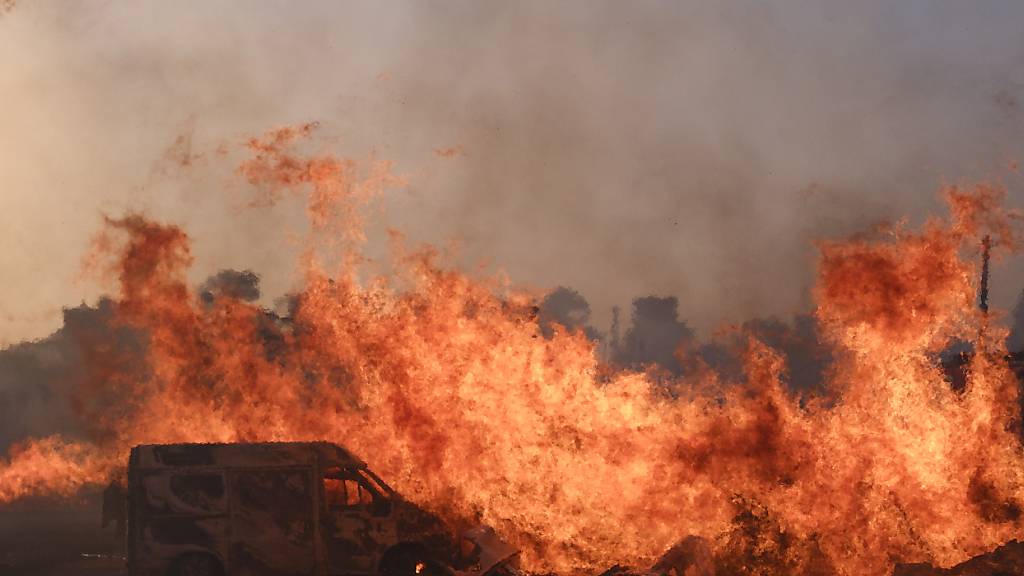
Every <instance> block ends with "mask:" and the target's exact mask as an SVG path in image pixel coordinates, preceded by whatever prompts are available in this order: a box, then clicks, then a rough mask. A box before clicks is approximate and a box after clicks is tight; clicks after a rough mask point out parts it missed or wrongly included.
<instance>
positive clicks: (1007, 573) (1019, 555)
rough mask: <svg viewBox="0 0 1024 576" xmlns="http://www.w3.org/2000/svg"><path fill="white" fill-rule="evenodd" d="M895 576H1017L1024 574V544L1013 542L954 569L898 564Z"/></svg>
mask: <svg viewBox="0 0 1024 576" xmlns="http://www.w3.org/2000/svg"><path fill="white" fill-rule="evenodd" d="M892 574H893V576H1015V575H1018V574H1024V542H1018V541H1017V540H1011V541H1010V542H1007V543H1006V544H1003V545H1002V546H1000V547H998V548H996V549H995V550H993V551H992V552H989V553H988V554H982V555H980V556H975V557H974V558H971V559H970V560H967V561H966V562H963V563H960V564H957V565H956V566H953V567H952V568H945V569H943V568H935V567H933V566H932V565H931V564H926V563H916V564H898V565H897V566H896V568H895V569H894V570H893V573H892Z"/></svg>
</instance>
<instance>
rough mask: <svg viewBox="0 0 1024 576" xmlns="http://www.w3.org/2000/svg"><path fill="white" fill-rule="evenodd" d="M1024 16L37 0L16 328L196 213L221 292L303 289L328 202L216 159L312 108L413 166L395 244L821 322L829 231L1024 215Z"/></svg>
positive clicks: (741, 6) (3, 150)
mask: <svg viewBox="0 0 1024 576" xmlns="http://www.w3.org/2000/svg"><path fill="white" fill-rule="evenodd" d="M1022 19H1024V4H1021V3H1019V2H1015V1H1010V0H1006V1H991V2H985V3H982V4H975V3H971V4H965V3H960V2H953V1H942V2H935V1H924V0H914V1H906V2H900V3H889V2H881V1H874V0H872V1H868V2H857V3H850V2H840V1H833V2H802V1H801V2H797V1H785V2H783V1H774V2H755V1H752V0H751V1H739V0H736V1H727V2H714V3H707V2H630V3H622V2H594V1H582V0H580V1H571V2H561V3H557V4H556V3H549V2H539V1H538V2H517V3H497V2H474V1H446V2H430V3H419V2H303V3H286V2H269V1H261V2H175V3H169V2H156V1H143V2H129V1H121V0H114V1H109V2H103V3H85V4H83V3H74V2H64V1H50V2H21V3H18V4H17V5H16V6H14V7H13V8H12V9H10V10H6V11H3V10H0V72H2V73H0V94H2V95H3V100H2V103H0V246H2V247H3V249H2V250H0V271H2V274H3V278H4V282H2V283H0V344H2V345H9V344H12V343H15V342H18V341H22V340H25V339H36V338H41V337H43V336H46V335H47V334H50V333H51V332H53V331H54V330H55V329H56V328H57V327H59V326H60V324H61V308H62V307H68V306H76V305H78V304H79V303H80V302H82V301H86V302H95V300H96V298H97V297H98V296H99V295H100V293H101V292H102V291H103V289H104V286H102V283H96V282H93V281H76V277H77V274H78V271H79V269H80V260H81V257H82V255H83V253H84V252H85V251H86V250H87V248H88V244H89V240H90V238H91V236H92V235H93V234H94V233H95V231H96V230H97V229H98V228H99V226H100V222H101V215H102V214H110V215H115V216H116V215H120V214H121V213H123V212H125V211H126V210H137V211H144V212H145V213H146V214H147V215H149V216H150V217H153V218H156V219H158V220H163V221H168V222H175V223H179V224H181V225H182V226H183V228H184V229H185V230H186V231H187V232H188V233H189V234H190V235H191V236H192V237H193V238H194V246H193V247H194V250H195V255H196V260H197V261H196V266H195V267H194V270H193V272H194V274H195V278H194V279H195V281H196V283H199V282H201V281H202V280H203V279H205V278H207V277H208V276H211V275H212V274H214V273H215V272H216V271H218V270H220V269H224V268H234V269H240V270H241V269H252V270H254V271H255V272H257V273H258V274H260V276H261V278H262V282H261V288H262V292H263V299H264V300H265V301H266V302H268V303H269V302H272V301H273V300H274V299H275V298H277V297H279V296H281V295H282V294H284V293H286V292H287V291H288V289H289V288H290V287H291V286H292V285H293V282H294V277H293V272H294V257H295V253H296V251H297V247H296V246H295V245H294V244H292V243H290V242H289V241H288V240H287V238H288V236H289V233H290V232H294V231H299V230H300V229H301V226H303V224H302V222H303V217H302V213H301V207H300V206H299V205H298V204H297V203H288V202H285V203H282V204H281V205H279V206H277V207H275V208H273V209H268V208H264V209H249V208H246V207H245V205H244V200H242V198H244V196H243V195H240V194H232V193H231V190H230V189H231V187H232V186H240V184H239V183H238V181H237V179H235V178H233V177H232V174H231V168H232V160H231V154H230V153H229V154H228V155H227V156H226V157H221V156H220V155H218V153H217V150H218V148H220V147H221V146H226V148H227V149H228V150H234V149H236V148H237V144H238V143H240V142H242V141H243V139H244V138H245V137H246V136H247V135H250V134H257V133H262V132H263V131H265V130H266V129H268V128H270V127H274V126H280V125H286V124H294V123H298V122H306V121H319V122H320V123H321V127H320V129H319V131H318V138H319V139H318V144H317V145H318V146H322V147H323V148H325V149H330V150H331V151H335V152H339V153H341V154H345V155H350V156H354V157H366V155H367V154H369V153H370V152H376V154H377V155H378V156H379V157H382V158H386V159H391V160H394V161H395V162H396V172H397V173H399V174H402V175H404V176H406V177H407V179H408V181H409V185H408V187H407V188H406V189H403V190H397V191H392V193H390V195H389V196H388V198H387V199H386V200H385V202H384V204H385V206H384V217H383V221H382V223H381V224H380V226H379V227H378V229H377V231H378V232H379V231H380V230H382V229H383V226H385V225H386V226H393V227H396V228H400V229H402V230H405V231H406V232H407V233H408V235H409V236H410V238H411V239H412V240H414V241H429V242H435V243H442V244H443V243H445V242H446V241H448V240H450V239H457V240H458V241H459V242H461V244H462V246H463V249H462V257H461V262H462V263H463V264H464V265H465V266H466V267H470V266H474V265H475V264H477V263H478V262H480V261H487V262H489V263H491V265H492V266H494V267H497V268H501V269H504V270H506V271H507V272H508V273H509V275H510V277H511V278H513V280H514V281H515V282H517V283H521V284H524V285H527V286H533V287H537V288H540V289H544V288H551V287H555V286H558V285H565V286H571V287H573V288H574V289H576V290H578V291H579V292H580V293H581V294H583V295H584V296H585V297H586V298H587V300H588V301H589V303H590V306H591V309H592V311H593V314H592V323H593V324H594V325H596V326H598V327H599V328H601V329H606V327H607V325H608V323H609V321H610V310H611V307H612V306H613V305H619V306H622V307H623V308H624V309H628V306H629V302H630V299H631V298H633V297H635V296H641V295H645V294H659V295H665V296H675V297H677V298H678V299H679V314H680V317H681V318H683V319H685V320H686V321H687V322H688V323H689V324H690V325H691V326H693V327H694V328H696V329H697V331H698V332H700V333H708V332H710V331H712V330H713V329H714V328H715V327H717V326H718V325H719V324H720V323H722V322H742V321H743V320H745V319H748V318H752V317H755V316H770V315H779V316H788V315H790V314H793V313H796V312H801V311H807V310H809V308H810V307H811V305H812V303H811V302H810V297H809V293H808V286H809V284H810V280H811V277H812V275H813V269H812V267H813V254H814V247H813V244H812V241H813V240H814V239H816V238H822V237H835V236H839V235H844V234H847V233H849V232H851V231H853V230H857V229H861V228H863V227H864V226H865V225H868V224H870V223H873V222H877V221H880V220H887V219H897V218H901V217H904V216H907V217H909V218H910V219H911V220H914V219H920V218H921V217H923V215H924V214H927V213H929V212H935V211H936V209H937V205H938V201H937V199H936V195H935V192H936V189H937V188H938V187H939V186H940V185H941V184H943V183H947V182H958V181H970V180H975V179H979V178H981V179H996V180H1002V181H1003V182H1004V183H1005V184H1006V185H1007V187H1008V189H1009V195H1010V204H1011V205H1013V206H1017V207H1020V206H1021V205H1024V198H1022V194H1021V178H1020V176H1018V175H1017V174H1016V173H1015V172H1014V171H1013V170H1010V169H1008V168H1007V167H1008V166H1009V165H1010V164H1011V162H1013V161H1015V160H1018V159H1024V155H1022V144H1024V142H1022V139H1021V134H1022V130H1021V129H1022V128H1024V116H1022V111H1021V102H1022V101H1024V36H1022V35H1020V33H1019V25H1020V22H1021V21H1022ZM445 149H452V151H453V152H454V153H453V154H450V157H446V155H444V154H437V153H435V151H436V150H442V151H443V150H445ZM225 188H227V189H228V190H227V192H225V191H223V189H225ZM378 236H383V235H382V234H378ZM375 242H376V240H375ZM376 249H378V250H379V248H376ZM1022 287H1024V265H1022V262H1021V261H1020V260H1013V261H1010V262H1004V263H1003V265H1002V266H1001V267H997V268H996V269H995V271H994V277H993V296H994V303H995V304H996V305H997V306H1000V307H1002V308H1009V307H1010V306H1012V304H1013V303H1014V301H1015V298H1016V296H1017V294H1018V293H1019V291H1020V289H1021V288H1022Z"/></svg>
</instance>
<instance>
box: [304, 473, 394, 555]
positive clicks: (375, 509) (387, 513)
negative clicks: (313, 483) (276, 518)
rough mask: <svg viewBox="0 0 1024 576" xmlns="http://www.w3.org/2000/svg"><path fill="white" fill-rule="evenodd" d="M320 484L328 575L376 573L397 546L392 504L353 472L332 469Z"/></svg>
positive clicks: (322, 528) (321, 516) (322, 532)
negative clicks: (382, 557) (383, 558)
mask: <svg viewBox="0 0 1024 576" xmlns="http://www.w3.org/2000/svg"><path fill="white" fill-rule="evenodd" d="M321 482H322V486H323V498H322V501H323V503H324V510H323V511H322V512H321V515H320V518H321V521H322V523H323V525H322V526H321V528H320V533H321V534H322V537H323V540H324V549H325V550H326V552H327V566H328V573H329V574H374V573H376V571H377V563H378V562H380V558H381V556H382V555H383V554H384V552H385V551H386V550H387V549H388V548H390V547H391V546H393V545H395V544H396V543H397V533H396V527H395V523H394V518H393V516H392V514H391V503H390V502H389V501H387V500H386V499H385V497H384V496H383V495H382V494H379V493H378V492H376V491H374V490H372V489H371V488H370V487H369V486H368V485H367V484H366V483H364V481H363V479H362V478H361V477H360V476H359V475H358V474H356V473H354V472H352V471H348V470H342V469H339V468H333V469H329V470H327V471H325V473H324V475H323V478H322V479H321Z"/></svg>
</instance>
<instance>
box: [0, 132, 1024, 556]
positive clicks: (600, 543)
mask: <svg viewBox="0 0 1024 576" xmlns="http://www.w3.org/2000/svg"><path fill="white" fill-rule="evenodd" d="M311 129H312V126H303V127H299V128H290V129H282V130H278V131H275V132H272V133H270V134H268V135H267V136H265V137H263V138H256V139H253V140H252V141H250V142H249V145H248V147H249V149H250V150H251V152H252V157H251V158H250V159H249V160H247V161H246V162H245V163H243V164H242V166H241V167H240V168H239V171H238V172H239V174H240V175H241V176H242V177H244V178H245V179H246V180H247V181H248V182H250V183H251V184H253V185H254V186H255V187H256V188H257V190H258V192H259V196H258V198H257V199H256V201H255V202H254V203H255V204H265V203H272V202H275V201H277V200H278V199H280V198H281V197H282V196H283V195H285V194H289V193H295V194H306V195H307V197H308V203H307V206H308V214H309V218H310V222H311V224H312V232H311V234H310V240H309V244H308V247H307V250H306V251H305V255H304V257H303V270H304V274H305V280H304V284H303V287H302V290H301V291H300V292H299V293H298V294H297V295H296V297H295V302H294V313H293V315H292V317H291V318H290V319H288V320H282V319H280V318H276V317H272V316H269V315H268V314H267V313H266V312H265V311H264V310H262V309H260V308H259V307H258V306H256V305H254V304H251V303H248V302H245V301H242V300H239V299H236V298H232V297H230V296H219V297H217V298H215V299H214V300H213V301H212V302H204V301H201V300H200V299H199V298H198V297H197V296H196V294H195V293H194V292H193V291H192V290H190V288H189V287H188V284H187V282H186V271H187V269H188V266H189V265H190V264H191V260H192V258H191V255H190V251H189V250H190V248H189V240H188V238H187V236H186V235H185V234H184V233H183V232H182V231H181V230H180V229H178V228H176V227H174V226H170V225H163V224H159V223H155V222H152V221H149V220H146V219H145V218H143V217H140V216H128V217H125V218H122V219H112V220H108V222H107V226H106V229H105V231H104V232H103V233H102V234H101V235H100V237H99V238H98V240H97V243H96V246H95V249H94V251H93V256H92V257H91V258H90V259H89V260H88V263H89V266H90V267H91V268H92V269H93V270H96V271H98V272H99V273H101V274H103V275H107V276H112V277H116V278H117V279H118V282H119V287H118V296H117V300H116V313H117V318H118V320H119V321H120V322H122V323H123V324H124V325H125V326H129V327H132V328H133V329H137V330H139V331H140V333H142V334H145V350H144V355H145V359H146V366H145V369H143V370H139V369H135V368H129V367H128V366H127V365H125V364H124V363H122V362H119V361H118V359H117V358H107V359H102V360H104V361H102V362H101V361H98V362H97V363H96V365H95V367H94V368H95V373H94V374H91V375H90V379H89V382H88V384H87V385H86V386H85V387H84V388H83V389H82V390H80V391H79V399H80V405H81V406H80V407H81V410H82V413H83V417H84V418H87V419H89V420H90V421H91V422H92V423H93V429H94V432H95V433H94V437H93V438H92V439H91V440H89V441H71V440H66V439H60V438H46V439H36V440H26V442H25V443H23V444H22V445H21V446H20V447H19V448H17V449H16V450H14V451H13V452H12V453H11V454H10V456H9V459H8V461H7V462H5V463H3V464H2V465H0V501H10V500H13V499H17V498H21V497H24V496H26V495H30V494H42V493H45V494H58V495H69V494H72V493H74V491H75V490H76V489H78V488H79V487H81V486H83V485H86V484H93V483H100V482H103V481H104V480H105V479H106V478H107V477H108V476H109V474H111V473H113V472H116V470H117V468H118V467H119V466H123V462H124V457H125V455H126V453H127V450H128V449H129V447H131V446H132V445H135V444H138V443H165V442H181V441H250V440H314V439H326V440H332V441H337V442H339V443H341V444H344V445H346V446H348V447H350V448H351V449H353V450H354V451H355V452H356V453H358V454H360V455H361V456H363V457H364V458H365V459H367V461H368V462H369V464H370V465H371V467H373V468H374V469H375V470H377V471H378V472H379V473H380V474H382V475H383V476H384V477H386V478H387V479H388V481H389V482H390V483H392V484H393V485H394V486H395V487H396V488H397V489H399V491H401V492H403V493H404V494H406V495H408V496H409V497H410V498H412V499H414V500H416V501H418V502H420V503H422V504H423V505H425V506H428V507H430V508H432V509H434V510H437V511H439V512H440V513H442V514H444V515H447V516H448V517H449V518H451V519H453V520H455V521H459V522H477V521H479V522H483V523H487V524H490V525H492V526H494V527H495V528H496V529H497V530H498V532H499V533H501V534H502V535H503V536H504V537H505V538H506V539H508V540H510V541H511V542H513V543H515V544H516V545H518V546H519V547H521V548H522V549H523V564H524V567H525V568H528V569H530V570H538V571H559V572H585V571H591V570H597V569H604V568H607V567H608V566H611V565H613V564H623V565H635V566H648V565H650V564H651V563H652V562H653V561H654V560H655V559H656V558H657V557H659V556H660V555H661V554H662V553H664V552H665V551H666V550H668V549H669V548H670V547H672V546H673V545H674V544H676V543H677V542H679V541H680V540H682V539H683V538H685V537H687V536H699V537H702V538H704V539H706V540H707V541H708V542H709V543H710V544H711V546H712V548H713V550H714V552H715V553H716V554H717V555H719V556H721V557H722V558H726V559H727V560H723V562H726V563H727V564H728V562H735V563H737V565H741V564H742V565H752V564H756V565H770V566H772V567H774V568H773V569H774V570H776V571H777V572H775V573H787V574H790V573H807V574H810V573H831V572H837V573H840V574H851V575H864V574H886V573H888V572H889V571H890V570H891V567H892V565H893V564H894V563H895V562H899V561H904V562H907V561H932V562H934V563H936V564H941V565H952V564H955V563H957V562H959V561H962V560H964V559H966V558H968V557H970V556H972V555H975V554H978V553H981V552H985V551H987V550H990V549H992V548H994V547H996V546H997V545H999V544H1002V543H1004V542H1006V541H1008V540H1010V539H1013V538H1021V537H1024V524H1022V522H1024V520H1022V518H1021V506H1024V456H1022V453H1021V447H1020V444H1019V441H1018V439H1017V436H1016V435H1015V432H1014V427H1015V426H1016V423H1017V420H1018V419H1019V415H1018V414H1017V410H1016V406H1017V400H1016V394H1017V392H1016V391H1017V386H1016V381H1015V380H1014V376H1013V375H1012V374H1011V373H1010V371H1009V370H1008V369H1007V368H1006V367H1005V366H1004V365H1003V364H1002V363H1001V362H999V361H998V357H999V355H1000V354H1001V349H1000V344H999V342H1001V338H1000V336H1001V334H1000V333H999V330H998V329H997V328H996V327H994V326H986V321H985V319H984V317H982V316H981V315H980V314H979V313H976V312H974V311H973V310H974V306H973V295H974V293H975V289H976V287H975V285H974V284H973V280H972V279H973V278H974V277H975V265H974V264H973V263H972V262H973V259H972V257H971V256H972V254H971V253H970V250H971V249H972V247H974V246H977V245H978V243H979V242H980V237H981V236H982V235H985V234H987V235H991V237H992V239H993V240H992V241H993V249H994V250H996V251H1003V252H1007V251H1010V250H1016V249H1018V248H1019V247H1020V226H1019V222H1018V221H1017V220H1016V219H1015V218H1013V217H1011V216H1012V215H1008V214H1007V213H1006V212H1005V211H1003V210H1002V209H1001V199H1002V192H1001V191H1000V190H999V189H997V188H994V187H988V186H979V187H976V188H972V189H969V190H962V189H953V190H950V191H949V192H948V193H947V199H948V202H949V205H950V207H951V215H950V216H949V217H946V218H934V219H932V220H930V221H929V222H927V223H925V224H924V225H923V226H922V227H921V228H920V229H917V230H915V229H909V228H907V227H902V226H901V227H896V228H893V229H891V230H889V231H888V233H887V234H885V235H880V236H878V237H877V238H874V239H871V240H866V239H855V240H850V241H845V242H826V243H822V244H821V246H820V247H821V260H820V263H819V279H818V285H817V288H816V291H815V294H816V299H817V312H816V313H817V315H818V317H819V319H820V320H821V322H822V324H823V326H824V327H825V333H826V336H827V338H828V339H829V341H830V342H831V343H832V344H833V345H834V347H835V349H836V363H835V365H834V367H833V369H832V371H831V373H830V375H829V379H830V382H829V386H828V389H829V390H830V391H832V393H833V396H832V397H829V398H819V399H814V400H812V401H810V402H806V403H803V404H801V402H799V401H798V399H796V398H793V397H792V396H791V395H790V394H789V393H788V392H787V391H786V389H785V387H784V386H783V384H782V376H783V374H784V373H785V370H786V367H785V365H784V361H783V359H782V357H781V356H780V355H779V354H778V353H777V352H776V351H774V350H772V349H771V348H769V347H768V346H766V345H764V344H763V343H761V342H759V341H757V340H756V339H754V338H749V339H748V340H747V342H746V344H745V366H746V368H745V377H744V379H743V382H738V383H737V382H726V381H725V380H724V379H723V377H721V376H719V375H716V374H714V373H713V372H711V371H710V370H704V371H700V372H698V374H699V376H694V377H691V378H688V379H685V380H680V381H677V382H673V383H671V385H670V386H669V387H667V388H666V386H664V385H663V384H658V383H655V382H654V381H653V379H651V378H649V377H648V376H647V375H645V374H644V373H637V372H630V371H622V370H619V371H615V370H612V369H610V368H609V367H607V366H604V365H602V362H601V360H600V358H599V357H598V354H597V351H596V350H595V347H594V345H593V344H592V343H591V342H589V341H588V340H587V339H586V338H585V337H584V336H583V335H582V334H579V333H570V332H567V331H565V330H556V332H555V334H554V336H553V337H552V338H550V339H546V338H541V337H539V329H538V325H537V320H536V318H535V313H534V308H533V303H534V302H535V300H536V295H535V294H531V293H527V292H522V291H518V290H515V289H514V288H512V287H511V286H510V285H509V284H508V283H507V282H506V281H505V280H504V279H502V278H501V277H500V276H496V277H493V278H484V279H474V278H470V277H468V276H466V275H464V274H461V273H458V272H456V271H454V270H450V269H447V268H445V267H444V266H442V265H441V264H439V262H440V257H439V256H438V254H437V252H436V251H434V250H433V249H430V248H425V249H421V250H416V251H408V250H406V249H404V247H403V246H402V244H401V241H400V239H399V238H397V237H396V242H395V246H396V247H395V255H394V258H393V268H394V270H393V272H392V273H390V274H389V275H379V276H372V277H367V272H366V271H365V270H362V269H361V268H360V265H361V264H362V263H363V258H362V255H361V253H360V246H361V244H362V242H363V241H364V236H363V207H364V206H365V205H366V203H367V202H368V201H370V200H371V199H372V198H374V197H376V196H377V195H379V194H381V193H382V192H383V191H384V190H386V189H387V188H388V187H391V186H395V185H399V184H401V179H399V178H397V177H395V176H393V175H392V174H391V173H390V167H389V165H388V164H387V163H385V162H381V161H378V160H372V161H371V162H370V164H369V166H368V167H367V168H366V169H365V170H364V171H363V172H362V173H361V172H360V169H361V168H360V165H359V164H358V163H356V162H352V161H348V160H341V159H337V158H333V157H331V156H327V155H324V156H302V155H299V154H297V153H295V152H294V151H293V150H294V148H293V146H294V144H295V142H296V141H297V140H299V139H301V138H303V137H304V136H305V135H307V134H308V133H309V132H310V131H311ZM983 327H984V329H983ZM952 338H962V339H965V340H970V341H976V342H977V349H978V350H979V351H980V352H979V353H978V354H976V355H975V356H974V357H973V359H972V361H971V365H970V370H969V381H968V386H967V388H966V389H965V390H964V391H963V392H962V393H957V392H954V391H952V390H951V389H950V387H949V385H948V383H946V382H945V381H944V379H943V376H942V373H941V370H940V369H939V368H938V367H937V365H936V362H935V360H934V355H935V354H936V353H937V352H938V351H939V350H940V349H941V348H942V347H943V346H944V345H945V344H946V343H947V342H949V341H950V339H952ZM93 397H102V398H112V399H116V402H117V405H116V409H115V410H113V411H112V412H110V411H104V412H102V413H100V412H94V411H92V409H91V408H90V403H89V401H88V400H89V399H90V398H93ZM110 413H114V414H116V417H110V416H103V414H110ZM729 558H731V559H732V560H728V559H729ZM419 568H420V567H419V566H417V571H419Z"/></svg>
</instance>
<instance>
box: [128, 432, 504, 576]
mask: <svg viewBox="0 0 1024 576" xmlns="http://www.w3.org/2000/svg"><path fill="white" fill-rule="evenodd" d="M127 547H128V565H129V570H130V573H131V575H132V576H186V575H188V576H314V575H315V576H328V575H342V574H350V575H369V574H382V575H383V576H417V575H423V576H434V575H447V574H454V573H468V574H483V573H485V572H488V571H493V570H496V569H502V568H504V567H506V566H511V562H512V561H513V560H514V557H515V550H514V549H513V548H511V547H510V546H508V545H507V544H505V543H503V542H502V541H501V540H500V539H499V538H497V536H496V535H495V534H494V533H493V531H491V530H489V529H487V528H480V527H478V528H474V529H471V530H469V531H467V532H465V533H464V534H462V535H461V536H456V534H455V533H454V532H453V531H452V529H451V528H450V527H448V526H446V525H445V523H444V522H442V521H441V519H440V518H438V517H436V516H434V515H432V514H430V513H428V512H426V511H425V510H423V509H421V508H419V507H418V506H416V505H414V504H412V503H410V502H408V501H406V500H405V499H403V498H402V497H401V496H400V495H399V494H397V493H396V492H395V491H394V490H392V489H391V488H390V487H389V486H388V485H387V484H386V483H385V482H384V481H383V480H381V479H380V478H379V477H378V476H377V475H376V474H374V473H373V472H372V471H371V470H370V469H369V468H367V466H366V464H365V463H364V462H363V461H361V460H360V459H358V458H356V457H355V456H353V455H352V454H351V453H350V452H348V451H347V450H345V449H344V448H341V447H340V446H337V445H334V444H330V443H327V442H301V443H300V442H296V443H260V444H168V445H143V446H137V447H135V448H133V449H132V451H131V456H130V458H129V465H128V535H127Z"/></svg>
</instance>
